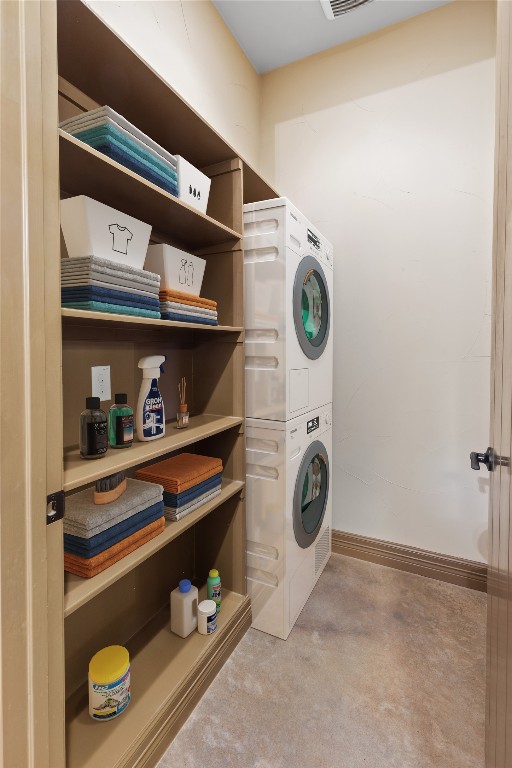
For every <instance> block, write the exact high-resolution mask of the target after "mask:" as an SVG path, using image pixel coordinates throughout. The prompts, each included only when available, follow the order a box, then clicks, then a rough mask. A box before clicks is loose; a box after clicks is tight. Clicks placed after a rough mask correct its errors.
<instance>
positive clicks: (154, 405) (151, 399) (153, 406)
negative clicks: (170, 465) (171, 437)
mask: <svg viewBox="0 0 512 768" xmlns="http://www.w3.org/2000/svg"><path fill="white" fill-rule="evenodd" d="M165 359H166V358H165V356H164V355H152V356H151V357H142V358H141V359H140V360H139V368H142V384H141V387H140V394H139V401H138V403H137V413H136V417H135V422H136V426H137V437H138V438H139V440H144V441H146V440H158V438H159V437H163V436H164V435H165V410H164V401H163V398H162V395H161V394H160V390H159V389H158V379H159V378H160V373H163V368H162V365H163V363H165Z"/></svg>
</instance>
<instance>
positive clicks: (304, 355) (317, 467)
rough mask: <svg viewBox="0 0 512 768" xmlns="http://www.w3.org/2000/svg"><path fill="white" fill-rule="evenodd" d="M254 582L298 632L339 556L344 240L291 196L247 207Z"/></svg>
mask: <svg viewBox="0 0 512 768" xmlns="http://www.w3.org/2000/svg"><path fill="white" fill-rule="evenodd" d="M244 263H245V275H244V282H245V328H246V331H245V349H246V358H245V360H246V362H245V367H246V414H247V421H246V424H247V430H246V457H247V582H248V592H249V595H250V597H251V601H252V614H253V625H252V626H253V627H255V628H256V629H259V630H262V631H263V632H267V633H269V634H271V635H274V636H275V637H279V638H282V639H283V640H286V638H287V637H288V635H289V634H290V631H291V629H292V627H293V625H294V624H295V621H296V620H297V617H298V616H299V614H300V612H301V610H302V608H303V607H304V604H305V603H306V601H307V599H308V597H309V595H310V594H311V591H312V589H313V587H314V585H315V583H316V581H317V580H318V577H319V576H320V574H321V572H322V570H323V568H324V566H325V564H326V563H327V560H328V559H329V556H330V554H331V527H332V500H331V481H330V458H331V453H332V376H333V343H332V306H331V297H332V288H333V249H332V245H331V244H330V243H329V242H328V241H327V240H326V239H325V238H324V237H323V236H322V235H321V234H320V233H319V232H318V230H317V229H316V228H315V227H314V226H313V225H312V224H311V223H310V222H309V221H308V220H307V219H306V218H305V217H304V216H303V215H302V214H301V213H300V212H299V211H298V210H297V209H296V208H295V207H294V206H293V205H292V204H291V203H290V202H289V200H287V199H286V198H277V199H274V200H265V201H263V202H258V203H250V204H248V205H245V206H244Z"/></svg>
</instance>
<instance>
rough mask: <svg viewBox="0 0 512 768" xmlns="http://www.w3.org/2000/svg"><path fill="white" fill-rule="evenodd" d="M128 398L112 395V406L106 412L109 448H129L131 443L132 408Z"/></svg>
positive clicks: (121, 395)
mask: <svg viewBox="0 0 512 768" xmlns="http://www.w3.org/2000/svg"><path fill="white" fill-rule="evenodd" d="M127 403H128V396H127V395H125V394H124V393H123V394H118V395H114V405H112V406H111V407H110V411H109V412H108V435H109V443H110V447H111V448H129V447H130V445H132V443H133V408H130V406H129V405H127Z"/></svg>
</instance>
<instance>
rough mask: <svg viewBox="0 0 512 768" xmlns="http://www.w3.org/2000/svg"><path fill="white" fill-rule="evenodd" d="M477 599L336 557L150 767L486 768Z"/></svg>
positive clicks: (253, 643) (233, 660)
mask: <svg viewBox="0 0 512 768" xmlns="http://www.w3.org/2000/svg"><path fill="white" fill-rule="evenodd" d="M486 602H487V597H486V595H485V594H482V593H480V592H475V591H472V590H469V589H464V588H463V587H456V586H452V585H450V584H445V583H442V582H439V581H435V580H433V579H427V578H424V577H422V576H414V575H411V574H408V573H403V572H401V571H396V570H392V569H391V568H386V567H383V566H379V565H374V564H372V563H366V562H362V561H360V560H356V559H353V558H348V557H343V556H341V555H333V556H332V557H331V559H330V561H329V563H328V564H327V566H326V568H325V570H324V572H323V574H322V576H321V577H320V579H319V581H318V583H317V585H316V587H315V589H314V591H313V593H312V595H311V597H310V598H309V600H308V602H307V604H306V606H305V608H304V609H303V611H302V613H301V615H300V616H299V619H298V621H297V623H296V625H295V627H294V629H293V630H292V632H291V634H290V637H289V638H288V640H287V641H286V642H283V641H282V640H278V639H276V638H274V637H271V636H270V635H266V634H263V633H262V632H258V631H256V630H253V629H251V630H249V632H247V634H246V635H245V636H244V638H243V640H242V641H241V642H240V644H239V645H238V646H237V648H236V649H235V651H234V653H233V654H232V655H231V657H230V658H229V659H228V661H227V663H226V664H225V666H224V667H223V668H222V670H221V671H220V673H219V674H218V676H217V677H216V678H215V680H214V681H213V683H212V685H211V686H210V688H209V689H208V691H207V692H206V694H205V695H204V696H203V698H202V699H201V701H200V702H199V704H198V705H197V707H196V708H195V710H194V711H193V713H192V714H191V716H190V717H189V719H188V720H187V722H186V723H185V725H184V726H183V728H182V729H181V731H180V732H179V733H178V735H177V736H176V738H175V740H174V741H173V743H172V744H171V746H170V747H169V749H168V750H167V752H166V753H165V755H164V756H163V758H162V760H161V761H160V763H159V768H204V766H209V768H483V766H484V720H485V627H486Z"/></svg>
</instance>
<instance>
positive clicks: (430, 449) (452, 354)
mask: <svg viewBox="0 0 512 768" xmlns="http://www.w3.org/2000/svg"><path fill="white" fill-rule="evenodd" d="M494 52H495V6H494V3H492V2H455V3H452V4H449V5H447V6H444V7H443V8H441V9H438V10H434V11H431V12H429V13H427V14H424V15H422V16H418V17H416V18H415V19H412V20H410V21H406V22H404V23H402V24H400V25H397V26H395V27H391V28H388V29H386V30H383V31H382V32H380V33H375V34H374V35H371V36H369V37H367V38H362V39H361V40H359V41H356V42H355V43H352V44H347V45H345V46H341V47H338V48H335V49H331V50H330V51H327V52H325V53H321V54H317V55H316V56H313V57H310V58H309V59H305V60H303V61H301V62H298V63H296V64H291V65H290V66H288V67H284V68H282V69H279V70H275V71H274V72H271V73H268V74H267V75H265V76H263V91H262V154H261V160H262V164H261V168H262V171H263V173H265V174H266V175H267V176H268V178H270V179H272V178H273V179H274V181H275V184H276V185H277V188H278V189H279V190H280V191H281V192H282V193H283V194H286V195H288V197H290V198H291V199H292V200H293V202H294V203H295V204H296V205H297V206H298V207H299V208H300V209H301V210H303V211H304V213H305V214H306V215H307V216H309V218H311V219H312V220H313V222H314V223H315V224H316V225H317V226H318V227H319V228H320V230H321V231H323V232H324V233H325V235H326V236H328V237H329V238H330V239H331V240H332V241H333V242H334V248H335V251H334V253H335V291H334V304H335V307H334V310H335V321H334V333H335V371H334V445H335V447H334V496H333V499H334V527H335V528H338V529H342V530H346V531H350V532H353V533H359V534H363V535H367V536H374V537H377V538H382V539H387V540H391V541H396V542H400V543H403V544H408V545H412V546H418V547H423V548H426V549H431V550H435V551H439V552H443V553H449V554H453V555H458V556H462V557H468V558H473V559H476V560H485V558H486V529H487V503H488V479H487V473H486V472H485V471H484V472H481V473H479V474H477V473H476V472H471V471H470V469H469V452H470V450H477V449H478V450H481V449H485V447H486V446H487V444H488V443H487V440H488V432H489V425H488V421H489V417H488V411H489V363H490V359H489V355H490V311H491V304H490V302H491V297H490V289H491V241H492V192H493V148H494Z"/></svg>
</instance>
